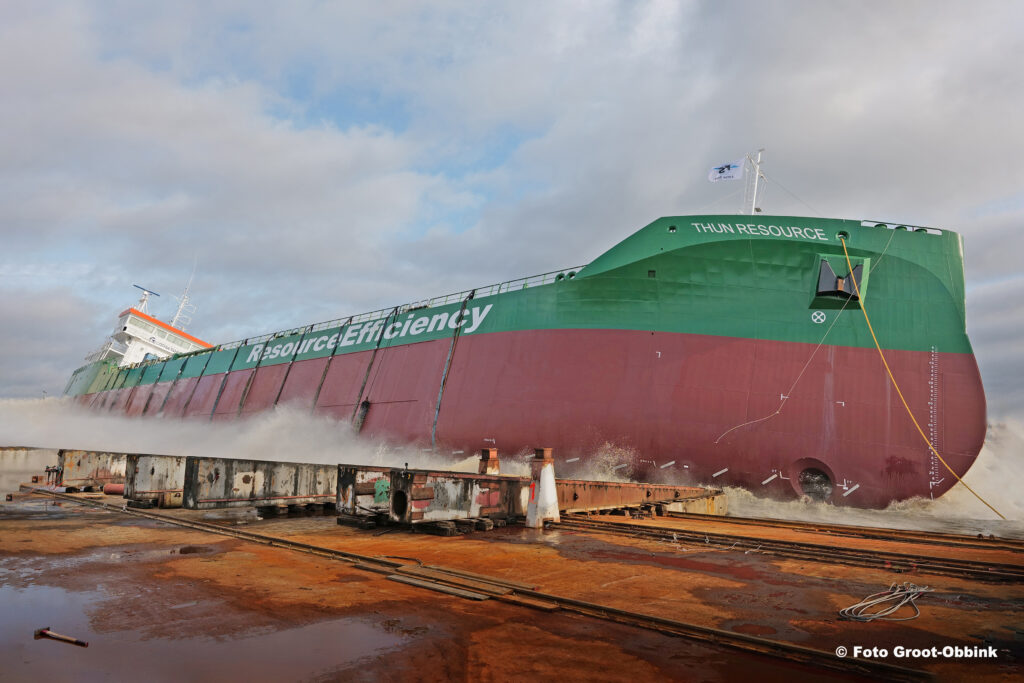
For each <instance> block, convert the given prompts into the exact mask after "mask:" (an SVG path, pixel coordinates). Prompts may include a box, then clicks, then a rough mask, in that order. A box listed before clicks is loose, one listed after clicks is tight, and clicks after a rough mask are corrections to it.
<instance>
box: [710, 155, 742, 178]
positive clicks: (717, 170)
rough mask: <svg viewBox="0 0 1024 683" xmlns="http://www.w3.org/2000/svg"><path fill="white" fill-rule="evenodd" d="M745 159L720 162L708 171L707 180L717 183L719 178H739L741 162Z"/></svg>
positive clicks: (740, 176)
mask: <svg viewBox="0 0 1024 683" xmlns="http://www.w3.org/2000/svg"><path fill="white" fill-rule="evenodd" d="M744 161H745V159H739V160H737V161H734V162H732V163H731V164H722V165H721V166H715V167H714V168H713V169H711V171H709V172H708V180H710V181H711V182H713V183H717V182H718V181H719V180H739V179H741V178H742V177H743V162H744Z"/></svg>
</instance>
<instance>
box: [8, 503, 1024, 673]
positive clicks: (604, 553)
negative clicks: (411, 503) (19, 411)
mask: <svg viewBox="0 0 1024 683" xmlns="http://www.w3.org/2000/svg"><path fill="white" fill-rule="evenodd" d="M165 512H166V511H165ZM176 514H180V515H193V516H198V513H190V512H184V511H179V512H178V513H176ZM661 521H662V520H659V523H661ZM246 528H247V529H248V530H251V531H256V532H259V533H263V534H268V535H275V536H282V537H288V538H292V539H295V540H301V541H303V542H306V543H312V544H316V545H320V546H325V547H330V548H339V549H344V550H348V551H352V552H356V553H361V554H365V555H388V556H400V557H405V558H416V559H419V560H422V561H423V562H426V563H429V564H438V565H445V566H449V567H456V568H461V569H466V570H469V571H473V572H477V573H481V574H488V575H492V576H496V577H503V578H507V579H515V580H518V581H526V582H530V583H535V584H536V585H538V586H539V589H540V590H542V591H544V592H547V593H553V594H557V595H562V596H567V597H574V598H579V599H583V600H588V601H592V602H597V603H602V604H606V605H611V606H615V607H620V608H625V609H630V610H634V611H639V612H645V613H649V614H652V615H659V616H665V617H671V618H673V619H678V620H682V621H687V622H692V623H696V624H701V625H707V626H713V627H717V628H722V629H729V630H733V631H738V632H742V633H748V634H753V635H759V636H763V637H767V638H772V639H777V640H784V641H789V642H794V643H799V644H802V645H805V646H809V647H814V648H817V649H822V650H828V651H832V650H834V649H835V648H836V647H837V646H839V645H845V646H847V647H849V648H852V647H853V646H855V645H861V646H866V647H867V646H878V647H885V648H888V649H890V650H892V649H893V648H894V646H896V645H903V646H906V647H931V646H932V645H938V646H939V647H940V648H941V647H942V646H944V645H980V644H983V643H984V644H993V645H995V646H996V647H997V648H998V649H999V651H1000V652H999V658H998V659H997V660H996V661H988V660H984V661H977V660H896V659H895V658H893V657H889V658H888V659H885V660H884V661H887V662H889V663H893V664H901V665H904V666H910V667H913V668H922V669H927V670H929V671H932V672H934V673H935V674H937V676H938V678H939V680H951V681H956V680H967V679H970V680H1011V679H1015V678H1017V675H1018V674H1019V672H1020V669H1019V662H1020V659H1021V657H1022V656H1024V648H1022V641H1021V638H1022V636H1024V625H1022V619H1021V614H1022V611H1021V608H1022V606H1024V589H1022V587H1021V586H1019V585H1011V586H1006V585H997V584H983V583H975V582H967V581H962V580H958V579H951V578H946V577H934V576H926V575H912V576H910V575H896V574H892V573H887V572H884V571H881V570H867V569H857V568H850V567H841V566H833V565H827V564H818V563H812V562H803V561H799V562H798V561H791V560H784V559H776V558H772V557H769V556H766V555H762V554H758V553H749V554H744V553H743V552H730V551H724V550H719V549H709V548H707V547H697V546H692V545H691V546H687V545H685V544H684V545H680V544H666V543H659V542H653V541H642V540H637V539H631V538H626V537H621V536H610V535H601V534H589V533H569V532H565V531H559V532H551V531H548V532H536V531H530V530H526V529H523V528H521V527H513V528H509V529H501V530H495V531H492V532H487V533H476V534H472V535H469V536H464V537H456V538H438V537H433V536H424V535H420V534H409V533H405V532H400V531H392V532H388V533H379V532H374V531H369V532H367V531H359V530H354V529H350V528H346V527H339V526H338V525H337V524H335V522H334V519H333V518H332V517H307V518H287V519H276V520H265V521H260V522H257V523H253V524H249V525H247V526H246ZM744 531H746V530H744ZM773 533H775V534H779V532H773ZM844 542H846V541H844ZM863 542H864V541H859V543H863ZM904 580H911V581H913V582H915V583H917V584H924V585H929V586H932V587H933V588H935V589H936V590H935V592H934V593H930V594H928V595H927V596H925V597H924V598H922V599H921V601H920V606H921V609H922V615H921V616H920V618H918V619H916V620H913V621H909V622H902V623H883V622H874V623H866V624H864V623H851V622H846V621H842V620H840V619H839V618H838V615H837V611H838V610H839V609H841V608H843V607H846V606H848V605H850V604H852V603H854V602H857V601H858V600H860V599H861V598H863V597H865V596H866V595H868V594H869V593H874V592H876V591H878V590H881V589H883V588H885V587H887V586H888V585H889V584H890V583H891V582H892V581H904ZM0 601H2V602H0V607H3V608H4V609H2V610H0V612H2V613H3V616H2V617H0V635H2V636H3V637H2V638H0V662H4V664H3V670H2V672H0V680H125V679H127V678H132V679H139V680H146V681H147V682H152V681H163V680H167V681H172V680H173V681H180V680H218V679H221V680H247V681H261V680H274V681H281V680H323V681H330V680H345V681H351V680H356V681H381V680H383V681H391V680H393V681H417V680H422V681H435V680H455V681H506V680H516V681H520V680H557V681H619V680H622V681H625V680H630V681H641V680H680V681H702V680H703V681H719V680H721V681H727V680H741V679H742V680H749V679H755V680H758V681H773V680H787V681H792V680H854V679H852V678H851V677H848V676H841V675H836V674H831V673H828V672H824V671H815V670H813V669H809V668H807V667H805V666H802V665H797V664H792V663H788V662H783V661H778V660H774V659H770V658H767V657H762V656H756V655H749V654H744V653H739V652H736V651H733V650H729V649H724V648H717V647H714V646H709V645H705V644H700V643H693V642H689V641H687V640H684V639H681V638H675V637H671V636H665V635H661V634H658V633H655V632H651V631H646V630H643V629H637V628H632V627H626V626H620V625H615V624H611V623H608V622H604V621H598V620H594V619H589V618H586V617H581V616H574V615H569V614H562V613H557V612H556V613H546V612H539V611H534V610H530V609H526V608H521V607H516V606H514V605H509V604H503V603H500V602H496V601H493V600H489V601H484V602H475V601H469V600H464V599H461V598H456V597H452V596H447V595H442V594H438V593H435V592H432V591H427V590H424V589H419V588H415V587H412V586H406V585H401V584H398V583H395V582H392V581H388V580H387V579H386V578H385V577H384V576H382V575H379V574H375V573H370V572H365V571H362V570H359V569H355V568H353V567H351V566H350V565H348V564H346V563H344V562H340V561H332V560H325V559H322V558H318V557H314V556H310V555H307V554H303V553H297V552H293V551H288V550H282V549H277V548H270V547H266V546H263V545H258V544H253V543H247V542H243V541H239V540H236V539H230V538H225V537H223V536H218V535H213V534H207V533H203V532H199V531H192V530H185V529H181V528H176V527H171V526H167V525H164V524H161V523H158V522H150V521H146V520H140V519H138V518H133V517H128V516H124V515H121V514H119V513H113V512H99V511H96V510H90V509H87V508H82V507H80V506H76V505H74V504H60V505H54V504H53V503H52V502H51V501H49V500H48V499H46V498H42V497H38V496H23V495H22V496H18V497H17V499H16V500H15V501H14V502H13V503H7V504H5V505H4V506H3V507H2V508H0ZM5 603H6V604H5ZM62 619H63V621H61V620H62ZM43 622H46V623H43ZM50 622H52V623H50ZM44 626H48V627H51V628H52V629H53V630H55V631H58V632H67V633H68V634H69V635H74V636H76V637H79V638H83V639H85V640H89V641H90V647H89V648H88V649H81V648H75V647H71V646H67V645H64V644H61V643H56V642H52V641H43V640H40V641H34V640H33V639H32V632H33V630H34V629H36V628H40V627H44Z"/></svg>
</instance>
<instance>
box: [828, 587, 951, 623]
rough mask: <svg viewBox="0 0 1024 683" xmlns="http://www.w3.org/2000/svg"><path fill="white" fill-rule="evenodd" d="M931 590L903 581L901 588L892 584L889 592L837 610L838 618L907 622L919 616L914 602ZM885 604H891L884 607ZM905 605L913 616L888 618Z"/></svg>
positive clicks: (870, 596)
mask: <svg viewBox="0 0 1024 683" xmlns="http://www.w3.org/2000/svg"><path fill="white" fill-rule="evenodd" d="M933 590H934V589H933V588H929V587H928V586H917V585H914V584H912V583H910V582H909V581H905V582H904V583H903V585H902V586H901V585H900V584H898V583H894V584H892V585H891V586H889V590H885V591H882V592H881V593H875V594H873V595H869V596H868V597H866V598H864V599H863V600H861V601H860V602H858V603H857V604H856V605H850V606H849V607H847V608H846V609H841V610H839V616H841V617H842V618H843V619H850V620H852V621H874V620H875V619H881V620H882V621H909V620H911V619H916V618H917V617H919V616H920V615H921V610H920V609H918V607H917V603H915V602H914V601H915V600H917V599H918V598H919V597H921V596H922V595H924V594H925V593H931V592H932V591H933ZM886 603H893V604H891V605H888V606H885V605H886ZM906 605H910V606H911V607H913V608H914V614H912V615H911V616H909V617H892V616H889V615H891V614H894V613H896V612H897V611H899V610H900V609H901V608H903V607H905V606H906ZM872 610H873V611H872Z"/></svg>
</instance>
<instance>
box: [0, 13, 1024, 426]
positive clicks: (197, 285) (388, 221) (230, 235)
mask: <svg viewBox="0 0 1024 683" xmlns="http://www.w3.org/2000/svg"><path fill="white" fill-rule="evenodd" d="M1022 54H1024V5H1022V4H1020V3H1012V2H997V1H992V0H982V1H980V2H971V3H967V2H941V1H940V2H936V1H930V2H915V1H904V2H899V3H893V2H883V1H875V0H855V1H847V2H844V1H841V0H837V1H833V2H827V3H825V2H819V1H815V0H809V1H797V0H775V1H765V2H757V3H754V2H740V1H736V0H717V1H714V2H685V1H683V2H639V1H638V2H633V1H624V2H601V1H588V2H579V1H564V2H487V3H480V2H443V1H436V0H435V1H434V2H430V3H418V2H387V1H381V2H372V3H357V2H321V1H317V2H313V1H302V0H295V1H293V2H289V3H253V2H249V1H246V0H238V1H235V2H229V1H216V0H204V1H203V2H187V1H182V2H173V3H151V2H128V1H120V2H119V1H107V2H75V1H68V2H46V1H45V0H39V1H35V2H32V3H2V4H0V92H3V106H2V107H0V150H2V154H0V321H2V322H0V397H13V398H22V397H23V398H38V397H40V396H42V395H44V392H45V394H47V395H51V396H52V395H55V394H59V393H60V392H61V391H62V390H63V388H64V385H65V383H66V380H67V378H68V377H69V376H70V374H71V372H72V371H73V370H74V369H75V368H76V367H78V366H79V365H81V363H82V360H83V358H84V356H85V355H86V354H88V353H89V352H91V351H92V350H94V349H95V348H97V347H98V346H99V345H100V344H101V343H102V342H103V341H104V339H105V338H106V336H107V335H108V334H109V333H110V331H111V328H112V326H113V323H114V320H115V317H116V315H117V313H119V312H120V311H121V310H123V309H124V308H127V307H128V306H129V305H131V304H132V303H134V301H136V300H137V296H136V295H137V294H138V291H137V290H135V289H134V288H133V287H132V285H133V284H140V285H142V286H144V287H147V288H149V289H151V290H154V291H156V292H158V293H160V294H161V296H160V297H159V298H154V299H152V300H151V303H150V310H151V312H152V313H154V314H155V315H157V316H158V317H161V318H164V319H169V318H170V317H171V316H173V314H174V311H175V308H176V301H175V299H174V296H175V295H179V294H180V293H181V291H182V290H183V289H184V287H185V285H186V283H187V282H188V280H189V276H190V273H191V271H192V268H193V264H195V265H196V273H195V278H194V281H193V283H192V289H191V297H192V300H193V301H194V302H195V303H196V305H197V310H196V312H195V313H193V314H192V319H193V320H192V323H191V324H190V325H189V326H188V330H189V332H190V333H192V334H195V335H197V336H199V337H201V338H204V339H207V340H209V341H212V342H215V343H218V342H226V341H230V340H235V339H240V338H243V337H247V336H253V335H257V334H261V333H264V332H269V331H273V330H278V329H284V328H288V327H295V326H299V325H305V324H308V323H310V322H314V321H320V320H328V319H334V318H339V317H343V316H347V315H349V314H353V313H359V312H363V311H369V310H374V309H377V308H382V307H385V306H392V305H395V304H400V303H404V302H407V301H413V300H418V299H422V298H425V297H427V296H431V295H436V294H444V293H448V292H454V291H460V290H463V289H469V288H472V287H476V286H480V285H485V284H490V283H494V282H500V281H502V280H506V279H512V278H517V277H521V276H526V275H532V274H537V273H542V272H548V271H552V270H558V269H561V268H564V267H568V266H576V265H581V264H584V263H587V262H589V261H590V260H592V259H593V258H595V257H596V256H598V255H599V254H601V253H602V252H603V251H605V250H607V249H608V248H609V247H611V246H612V245H614V244H615V243H617V242H618V241H620V240H621V239H623V238H625V237H626V236H628V235H629V234H630V233H632V232H634V231H635V230H636V229H638V228H640V227H642V226H644V225H646V224H647V223H649V222H650V221H652V220H654V219H655V218H657V217H659V216H665V215H684V214H693V213H707V212H720V213H735V212H738V211H739V210H740V207H741V200H742V197H741V195H737V194H736V192H737V190H739V189H740V188H739V184H738V183H716V184H711V183H708V182H707V172H708V169H709V168H711V167H712V166H715V165H717V164H721V163H723V162H727V161H731V160H734V159H737V158H739V157H741V156H742V155H743V154H744V153H747V152H750V151H753V150H756V149H759V148H764V149H765V150H766V151H765V165H764V170H765V172H766V173H767V175H768V178H769V180H770V182H769V183H768V185H767V188H766V190H765V194H764V196H763V198H762V200H761V202H760V204H761V206H762V208H763V210H764V212H765V213H768V214H780V215H811V216H827V217H837V218H854V219H870V220H887V221H894V222H903V223H909V224H912V225H928V226H933V227H938V228H947V229H951V230H955V231H957V232H959V233H961V234H962V235H963V236H964V240H965V251H966V254H965V256H966V275H967V282H968V318H967V325H968V331H969V334H970V336H971V340H972V343H973V344H974V348H975V352H976V354H977V356H978V360H979V364H980V366H981V369H982V374H983V378H984V380H985V385H986V391H987V394H988V399H989V413H990V416H993V417H998V416H1000V415H1008V414H1015V413H1017V412H1019V406H1020V405H1021V403H1022V400H1024V382H1022V381H1021V380H1022V379H1024V372H1022V370H1024V354H1022V353H1021V351H1022V350H1024V346H1022V344H1024V342H1022V339H1024V298H1022V297H1020V296H1017V293H1018V292H1019V291H1021V288H1022V285H1024V274H1022V269H1021V266H1020V263H1021V262H1022V260H1024V257H1022V255H1021V253H1022V251H1024V250H1022V247H1024V238H1022V236H1021V233H1020V228H1021V225H1022V224H1024V127H1022V126H1021V125H1020V115H1021V112H1022V111H1024V69H1021V68H1020V63H1019V62H1020V56H1021V55H1022Z"/></svg>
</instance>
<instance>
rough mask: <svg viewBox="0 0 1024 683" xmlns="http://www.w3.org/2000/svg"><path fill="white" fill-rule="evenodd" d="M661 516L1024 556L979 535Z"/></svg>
mask: <svg viewBox="0 0 1024 683" xmlns="http://www.w3.org/2000/svg"><path fill="white" fill-rule="evenodd" d="M664 516H665V517H667V518H670V519H685V520H687V521H693V522H702V523H707V524H719V523H721V524H735V525H742V526H754V527H757V526H762V527H776V528H781V529H792V530H793V531H806V532H810V533H818V534H825V535H833V536H853V537H858V538H877V539H881V540H899V541H907V542H912V543H925V544H929V545H945V546H952V547H957V548H974V549H977V550H1007V551H1009V552H1014V553H1024V540H1020V539H1016V538H1002V537H995V536H981V535H980V534H979V535H978V536H976V537H975V536H968V535H966V534H952V533H946V532H940V531H921V530H918V529H885V528H883V527H870V526H856V525H852V524H829V523H824V522H820V523H819V522H800V521H790V520H785V519H770V518H766V517H725V516H720V515H705V514H701V513H696V512H666V513H665V515H664Z"/></svg>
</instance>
